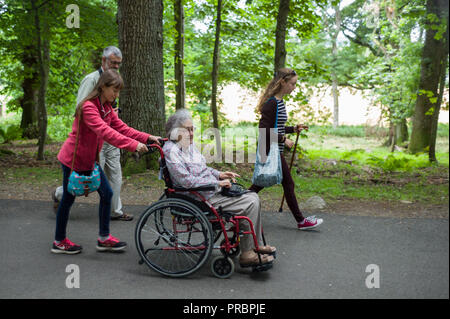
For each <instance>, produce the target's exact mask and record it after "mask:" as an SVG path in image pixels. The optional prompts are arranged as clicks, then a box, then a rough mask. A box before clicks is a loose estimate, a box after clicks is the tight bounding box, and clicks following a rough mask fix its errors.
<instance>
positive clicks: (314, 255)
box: [0, 200, 449, 299]
mask: <svg viewBox="0 0 450 319" xmlns="http://www.w3.org/2000/svg"><path fill="white" fill-rule="evenodd" d="M97 207H98V206H96V205H91V204H84V203H75V205H74V207H73V209H72V213H71V220H70V222H69V226H68V235H69V237H70V239H71V240H73V241H74V242H76V243H79V244H81V245H82V246H83V248H84V250H83V252H82V253H81V254H79V255H73V256H68V255H55V254H52V253H51V252H50V247H51V242H52V239H53V234H54V227H55V225H54V224H55V216H54V214H53V211H52V209H51V203H50V202H42V201H15V200H0V298H169V299H172V298H181V299H184V298H208V299H216V298H224V299H227V298H254V299H267V298H276V299H278V298H287V299H291V298H295V299H305V298H449V224H448V219H394V218H372V217H350V216H338V215H332V214H325V213H323V214H318V215H319V217H322V218H324V220H325V222H324V224H323V225H322V226H321V228H320V230H317V231H310V232H300V231H298V230H296V229H295V228H294V227H293V219H292V216H291V215H290V214H289V213H283V214H280V213H275V212H265V213H264V215H263V223H264V228H265V233H266V237H267V239H268V241H269V243H270V244H272V245H275V246H277V248H278V258H277V260H276V263H275V265H274V267H273V269H271V270H270V271H268V272H264V273H251V271H248V270H247V269H241V268H239V266H237V267H236V272H235V274H234V275H233V276H232V277H231V278H229V279H226V280H220V279H217V278H215V277H213V275H212V273H211V271H210V270H209V263H208V264H207V265H205V266H204V267H203V268H202V269H201V270H200V271H199V272H197V273H195V274H194V275H192V276H190V277H188V278H182V279H171V278H166V277H162V276H161V275H159V274H157V273H155V272H153V271H152V270H150V269H149V268H148V267H147V266H145V265H139V264H138V262H137V261H138V254H137V251H136V249H135V245H134V240H133V238H134V237H133V234H134V227H135V225H136V220H137V218H135V220H133V221H132V222H118V221H113V222H111V231H112V234H113V235H115V236H117V237H119V238H120V239H121V240H125V241H127V242H128V243H129V247H128V250H127V251H126V252H125V253H123V254H111V253H98V252H96V250H95V244H96V237H97V229H98V218H97ZM127 208H128V211H129V212H130V213H133V214H134V215H135V216H136V217H138V216H139V214H140V212H141V211H142V210H143V208H144V207H142V206H131V207H127ZM214 254H218V252H217V251H214ZM70 264H76V265H77V266H78V267H79V270H80V288H73V289H69V288H67V287H66V278H67V276H69V273H68V272H66V267H67V266H68V265H70ZM371 264H375V265H377V266H378V267H379V274H380V287H379V288H372V289H368V288H367V287H366V278H367V276H369V275H374V273H373V270H371V272H366V267H367V266H368V265H371Z"/></svg>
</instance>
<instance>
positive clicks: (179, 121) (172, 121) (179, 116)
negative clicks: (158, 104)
mask: <svg viewBox="0 0 450 319" xmlns="http://www.w3.org/2000/svg"><path fill="white" fill-rule="evenodd" d="M187 120H190V121H192V116H191V112H189V111H188V110H187V109H179V110H178V111H176V112H175V113H174V114H172V115H171V116H169V118H168V119H167V122H166V136H167V138H168V139H169V140H171V141H174V140H175V141H176V140H178V129H179V128H180V127H182V126H183V123H184V122H186V121H187Z"/></svg>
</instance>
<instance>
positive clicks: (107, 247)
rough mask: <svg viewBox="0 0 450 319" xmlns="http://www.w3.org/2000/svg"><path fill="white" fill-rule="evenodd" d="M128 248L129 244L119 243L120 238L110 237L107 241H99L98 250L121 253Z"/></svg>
mask: <svg viewBox="0 0 450 319" xmlns="http://www.w3.org/2000/svg"><path fill="white" fill-rule="evenodd" d="M126 247H127V243H126V242H124V241H119V239H118V238H116V237H114V236H112V235H111V234H109V235H108V238H106V240H103V241H102V240H100V239H98V240H97V247H96V248H97V250H98V251H120V250H124V249H125V248H126Z"/></svg>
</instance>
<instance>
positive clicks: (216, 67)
mask: <svg viewBox="0 0 450 319" xmlns="http://www.w3.org/2000/svg"><path fill="white" fill-rule="evenodd" d="M221 24H222V0H217V17H216V33H215V39H214V53H213V65H212V67H213V68H212V74H211V81H212V90H211V112H212V116H213V127H214V128H215V129H216V130H215V133H214V134H215V141H216V155H217V156H219V157H220V158H221V154H222V141H221V134H220V133H219V130H218V129H219V116H218V110H217V109H218V108H217V87H218V82H219V64H220V62H219V61H220V27H221Z"/></svg>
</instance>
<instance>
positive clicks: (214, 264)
mask: <svg viewBox="0 0 450 319" xmlns="http://www.w3.org/2000/svg"><path fill="white" fill-rule="evenodd" d="M211 271H212V273H213V274H214V276H216V277H217V278H221V279H226V278H230V277H231V275H232V274H233V273H234V262H233V260H231V258H230V257H222V256H217V257H214V258H213V260H212V261H211Z"/></svg>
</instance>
